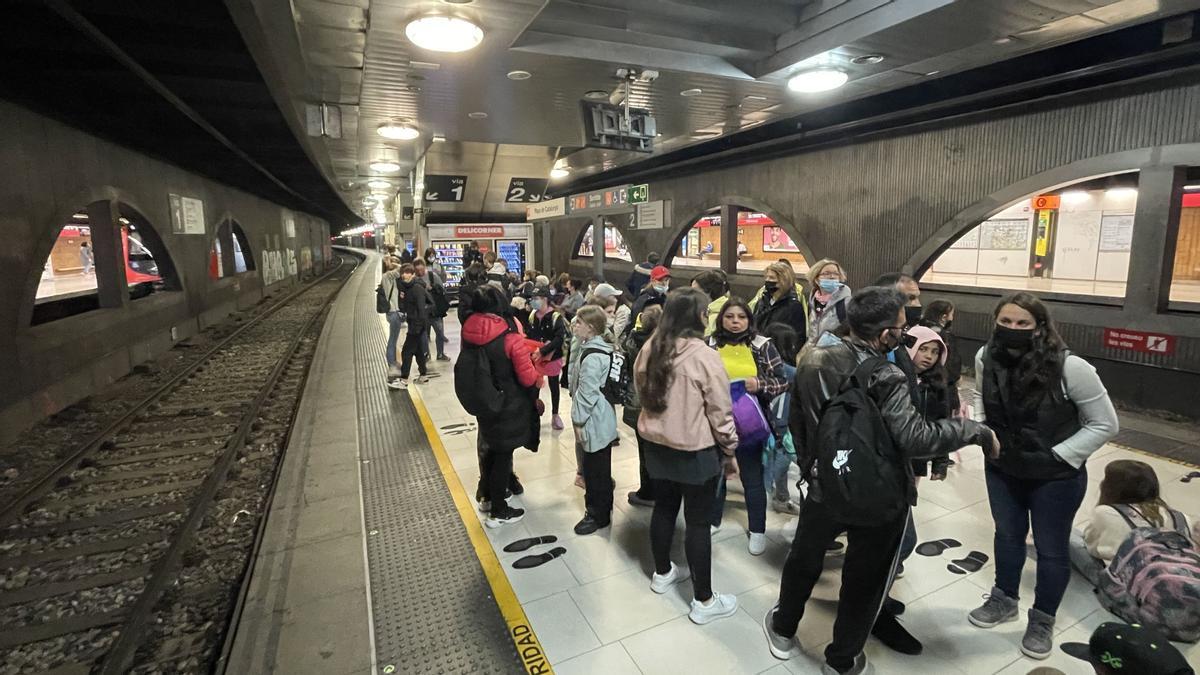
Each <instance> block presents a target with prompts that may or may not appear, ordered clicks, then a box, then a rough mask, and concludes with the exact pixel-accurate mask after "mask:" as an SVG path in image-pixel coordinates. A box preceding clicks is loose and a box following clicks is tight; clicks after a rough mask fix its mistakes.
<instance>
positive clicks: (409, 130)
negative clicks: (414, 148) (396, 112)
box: [376, 122, 421, 141]
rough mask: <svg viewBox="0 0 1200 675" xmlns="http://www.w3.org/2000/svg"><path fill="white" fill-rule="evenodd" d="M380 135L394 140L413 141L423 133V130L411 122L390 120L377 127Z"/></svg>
mask: <svg viewBox="0 0 1200 675" xmlns="http://www.w3.org/2000/svg"><path fill="white" fill-rule="evenodd" d="M376 131H378V132H379V135H380V136H383V137H384V138H386V139H389V140H393V141H411V140H412V139H414V138H416V137H418V136H420V135H421V130H420V129H418V128H416V127H414V126H413V125H411V124H396V123H395V122H389V123H387V124H385V125H383V126H381V127H379V129H377V130H376Z"/></svg>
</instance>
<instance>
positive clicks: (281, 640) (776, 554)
mask: <svg viewBox="0 0 1200 675" xmlns="http://www.w3.org/2000/svg"><path fill="white" fill-rule="evenodd" d="M378 277H379V263H378V257H377V256H374V255H372V256H369V257H368V260H367V262H366V263H365V264H363V265H361V266H360V268H359V270H358V271H357V272H356V277H355V278H354V279H352V280H351V281H350V283H348V284H347V286H346V287H345V289H344V290H343V291H342V295H341V297H340V298H339V299H338V300H337V302H336V305H335V307H334V308H333V310H332V312H331V314H330V317H329V320H328V322H327V325H326V326H325V329H324V333H323V335H322V339H321V344H320V347H319V351H318V354H317V357H316V361H315V362H314V364H313V366H312V371H311V375H310V378H309V381H308V385H307V390H306V393H305V397H304V400H303V402H302V405H301V408H300V412H299V415H298V419H297V423H296V427H295V429H294V431H293V434H292V439H291V444H290V447H289V450H288V454H287V455H286V458H285V460H284V464H283V466H282V469H281V471H282V473H281V476H280V479H279V482H278V484H277V489H276V494H275V500H274V505H273V507H272V510H271V512H270V516H269V518H268V520H267V522H266V525H265V527H266V531H265V536H264V540H263V546H262V550H261V551H260V554H259V557H258V559H257V561H256V563H255V566H254V572H253V579H252V581H251V584H250V590H249V593H248V596H247V597H246V599H245V602H244V604H243V606H242V609H241V616H240V617H239V621H238V629H237V634H236V637H235V639H234V641H233V645H232V649H231V651H230V655H229V660H228V662H227V664H226V668H227V672H239V673H270V672H280V673H282V672H287V673H291V674H305V673H314V674H315V673H321V674H327V675H343V674H344V675H352V674H353V675H357V674H360V673H361V674H367V673H383V674H385V675H386V674H390V673H416V672H440V673H493V672H494V673H510V672H513V673H516V672H527V673H550V672H555V673H560V674H581V673H604V674H605V675H622V674H625V673H630V674H638V673H642V674H652V673H654V674H657V673H770V674H771V675H786V674H787V673H797V674H810V673H820V671H821V664H822V661H823V658H822V656H821V653H822V650H823V649H824V647H825V645H826V644H827V643H828V642H829V640H830V639H831V635H830V634H831V629H832V621H833V616H834V612H835V608H836V600H837V592H838V587H839V568H840V559H839V558H836V557H831V558H829V559H828V560H827V570H828V573H827V574H826V575H825V576H824V577H823V578H822V580H821V582H820V584H819V585H818V586H817V588H816V590H815V592H814V595H813V600H812V601H811V602H810V603H809V606H808V611H807V612H806V615H805V618H804V621H803V622H802V623H801V625H800V630H799V633H798V635H799V638H800V640H801V643H802V644H803V647H804V649H805V654H804V655H803V656H802V657H799V658H795V659H792V660H790V661H786V662H784V661H778V660H776V659H775V658H773V657H772V656H771V654H770V652H769V651H768V649H767V646H766V643H765V638H764V636H763V632H762V618H763V615H764V613H765V612H766V611H767V610H768V609H769V608H770V607H771V606H772V605H773V604H774V602H775V600H776V597H777V594H778V590H779V578H780V571H781V569H782V566H783V562H784V559H785V558H786V555H787V550H788V546H789V536H790V535H791V534H792V533H793V532H794V527H795V523H794V519H793V518H792V517H790V516H785V515H782V514H778V513H773V512H769V513H768V528H767V533H768V537H769V539H770V543H769V546H768V548H767V551H766V553H765V554H763V555H761V556H752V555H750V554H749V552H748V551H747V545H746V533H747V530H746V513H745V508H744V501H743V500H742V498H741V495H740V493H739V490H740V484H738V483H737V482H736V481H732V482H731V483H730V488H731V496H730V499H729V502H728V504H727V509H726V517H725V520H724V525H723V526H722V528H721V529H720V530H719V531H718V532H717V533H715V534H714V535H713V540H714V541H713V586H714V589H715V590H717V591H719V592H721V593H733V594H735V595H736V596H737V598H738V601H739V610H738V612H737V613H736V614H735V615H734V616H733V617H731V618H728V619H724V620H721V621H716V622H714V623H711V624H708V625H705V626H698V625H694V624H693V623H691V622H690V621H689V619H688V617H687V613H688V609H689V607H688V601H689V599H690V594H691V587H690V584H688V583H686V582H685V583H683V584H680V585H678V586H677V587H675V589H673V590H672V591H671V592H668V593H667V594H665V595H657V594H655V593H653V592H651V591H650V589H649V579H650V573H651V567H652V564H651V555H650V546H649V520H650V509H648V508H645V507H638V506H631V505H630V504H629V503H628V502H627V501H626V498H625V495H626V493H627V492H628V491H629V490H631V489H633V488H634V487H636V482H637V480H638V465H637V462H638V460H637V452H636V442H635V439H634V438H633V435H632V431H631V430H630V429H628V428H627V427H625V426H623V425H621V426H620V432H621V440H620V444H619V445H618V446H617V447H616V448H614V451H613V478H614V480H615V482H616V485H617V488H616V496H615V506H616V510H615V512H614V514H613V520H612V525H611V527H609V528H606V529H603V530H601V531H600V532H598V533H596V534H593V535H590V536H577V535H575V534H574V533H573V531H572V528H573V526H574V524H575V523H576V522H577V521H578V520H579V519H580V518H581V517H582V515H583V491H582V490H580V489H579V488H577V487H576V486H575V469H576V467H575V455H574V449H573V438H572V436H571V433H570V431H552V430H551V429H550V417H549V411H547V415H546V416H545V417H544V418H543V424H544V427H543V432H542V433H543V436H542V443H541V450H540V451H539V452H537V453H530V452H528V451H526V450H519V451H518V452H517V453H516V456H515V459H514V467H515V471H516V473H517V474H518V475H519V476H520V478H521V481H522V483H523V484H524V488H525V489H524V493H523V494H522V495H520V496H517V497H514V498H513V500H512V502H511V503H513V504H514V505H517V506H520V507H522V508H524V509H526V516H525V518H524V519H523V520H522V521H520V522H519V523H515V524H511V525H505V526H502V527H500V528H497V529H487V528H485V527H483V523H482V516H481V515H480V514H479V513H478V511H477V510H476V508H475V504H474V501H473V499H472V497H473V494H474V488H475V485H476V481H477V479H478V473H479V471H478V466H477V460H476V450H475V424H474V421H473V419H472V418H471V417H470V416H469V415H467V414H466V413H465V412H464V411H463V410H462V408H461V407H460V406H459V404H458V402H457V400H456V398H455V395H454V388H453V386H452V382H451V378H452V377H453V374H452V368H451V364H449V363H444V362H442V363H438V362H432V363H431V373H432V374H433V377H431V379H430V380H429V381H428V382H427V383H425V384H422V385H415V384H414V385H411V386H410V387H409V389H408V390H407V391H392V390H389V389H387V388H386V387H385V384H384V379H385V374H386V365H385V362H384V341H385V337H386V326H385V325H384V323H383V321H382V320H381V317H380V315H378V314H376V313H375V311H374V293H373V290H374V288H375V285H376V283H377V281H378ZM458 329H459V326H458V323H457V321H456V320H455V318H454V317H453V315H451V316H449V317H447V318H446V332H447V335H448V337H449V338H450V343H449V345H448V346H447V353H448V354H449V355H451V356H452V357H453V356H455V355H456V354H457V352H458V345H459V341H458ZM543 398H544V399H547V400H548V394H547V393H544V394H543ZM547 407H549V404H548V403H547ZM569 411H570V397H569V396H568V395H566V393H565V392H564V393H563V396H562V416H563V417H564V418H566V417H568V415H569ZM1122 422H1123V424H1124V428H1125V431H1123V433H1122V435H1121V436H1120V437H1119V438H1118V439H1117V441H1119V443H1113V444H1110V445H1108V446H1106V447H1105V448H1103V449H1101V450H1100V451H1099V452H1098V453H1096V455H1095V456H1094V457H1093V458H1092V459H1091V460H1090V461H1089V464H1088V469H1089V484H1088V492H1087V497H1086V498H1085V502H1084V508H1082V509H1081V510H1080V511H1079V517H1078V519H1077V524H1082V523H1083V522H1084V521H1086V519H1087V518H1088V517H1089V515H1090V512H1091V507H1092V506H1093V505H1094V504H1095V503H1096V499H1097V494H1098V487H1099V481H1100V479H1101V477H1102V476H1103V469H1104V467H1105V466H1106V465H1107V464H1108V463H1109V462H1111V461H1113V460H1116V459H1121V458H1131V459H1134V458H1135V459H1139V460H1142V461H1145V462H1147V463H1149V464H1150V465H1151V466H1153V467H1154V469H1155V471H1156V472H1157V473H1158V477H1159V479H1160V481H1161V483H1162V485H1163V492H1164V494H1163V496H1164V498H1165V499H1166V501H1167V502H1168V503H1170V504H1171V505H1173V506H1174V507H1176V508H1179V509H1181V510H1184V511H1185V512H1186V513H1188V514H1190V515H1193V516H1194V515H1196V514H1200V480H1197V481H1188V482H1183V481H1182V479H1183V478H1185V477H1187V476H1188V474H1190V473H1191V472H1192V471H1194V470H1196V468H1197V467H1196V466H1193V465H1190V464H1188V463H1186V462H1184V461H1182V459H1181V458H1188V457H1192V458H1194V457H1195V453H1196V452H1200V439H1198V438H1197V435H1196V432H1195V429H1192V428H1184V427H1180V426H1177V425H1172V424H1167V423H1162V422H1156V421H1154V420H1150V419H1148V418H1132V417H1128V418H1123V420H1122ZM1193 461H1194V459H1193ZM915 520H916V523H917V533H918V537H919V541H922V542H925V541H932V540H942V539H953V540H955V541H957V542H959V543H961V546H956V547H953V548H951V549H949V550H946V551H945V552H943V553H942V554H940V555H935V556H922V555H914V556H913V557H912V558H910V559H909V561H908V562H907V563H906V569H905V574H904V576H903V578H901V579H900V580H899V581H898V582H897V583H896V585H895V588H894V590H893V595H894V596H895V597H896V598H898V599H899V600H902V601H904V602H905V603H907V606H908V607H907V611H906V613H905V614H904V616H903V617H902V618H901V621H902V622H903V623H904V625H905V626H906V627H907V628H908V629H909V630H910V631H911V632H912V633H913V634H914V635H915V636H916V637H918V638H919V639H921V640H922V641H923V642H924V645H925V651H924V653H923V654H922V655H920V656H915V657H912V656H903V655H899V654H897V653H895V652H892V651H889V650H888V649H887V648H886V647H884V646H883V645H881V644H880V643H878V642H877V641H875V640H870V641H869V642H868V644H867V654H868V657H869V660H870V662H871V663H872V664H873V665H874V669H875V672H877V673H887V674H889V675H890V674H894V673H899V674H903V673H921V674H922V675H926V674H928V673H938V674H939V675H942V674H957V673H971V675H982V674H984V673H1006V674H1007V673H1021V674H1024V673H1028V672H1029V671H1030V670H1032V669H1034V668H1036V667H1039V666H1045V667H1050V668H1054V669H1057V670H1058V671H1060V672H1062V673H1066V674H1068V675H1073V674H1078V675H1087V674H1089V673H1091V672H1092V670H1091V668H1090V666H1088V665H1087V664H1086V663H1084V662H1082V661H1077V660H1074V659H1071V658H1070V657H1067V656H1066V655H1065V654H1063V653H1062V652H1060V651H1058V650H1057V649H1056V650H1055V652H1054V654H1053V655H1052V656H1051V657H1050V658H1049V659H1048V660H1046V661H1034V660H1031V659H1029V658H1026V657H1023V656H1022V655H1021V652H1020V651H1019V649H1018V645H1019V643H1020V639H1021V635H1022V631H1023V629H1024V622H1014V623H1011V624H1006V625H1005V626H1001V627H997V628H995V629H992V630H986V631H985V630H980V629H978V628H975V627H973V626H972V625H970V624H969V623H968V622H967V619H966V615H967V612H968V611H969V610H971V609H973V608H974V607H976V606H977V605H978V604H979V602H980V599H981V596H983V594H985V593H987V592H988V591H989V589H990V587H991V584H992V573H993V568H992V564H991V563H990V562H988V563H986V564H984V565H983V566H982V568H981V569H978V570H977V571H974V572H968V573H966V574H959V573H955V572H954V571H952V570H951V569H950V568H951V567H953V565H952V563H953V561H954V560H957V559H963V558H966V557H967V556H968V555H969V554H970V553H971V552H972V551H978V552H981V553H984V554H986V555H987V556H988V557H989V558H990V557H991V554H992V532H993V525H992V519H991V515H990V511H989V507H988V502H987V492H986V489H985V485H984V482H983V461H982V457H981V455H980V453H979V451H978V450H977V449H964V450H962V451H961V453H960V454H959V461H958V464H957V466H956V467H955V468H954V469H953V471H952V473H951V476H950V478H949V479H948V480H947V481H945V482H942V483H929V482H923V483H922V484H921V487H920V504H919V506H917V507H916V509H915ZM531 537H554V538H555V540H554V541H552V542H547V543H544V544H540V545H536V546H533V547H532V548H530V549H528V550H522V551H518V552H511V553H510V552H505V550H504V547H505V546H506V545H508V544H510V543H512V542H515V541H517V540H521V539H527V538H531ZM682 541H683V537H682V530H680V533H679V535H678V536H677V537H676V540H675V545H676V549H677V550H676V552H675V554H674V555H673V557H675V558H676V559H677V560H679V561H682V560H683V553H682ZM529 556H534V557H536V560H534V561H532V562H537V563H538V564H536V565H535V566H532V567H527V568H524V565H522V567H523V568H522V569H517V568H516V567H514V563H515V562H516V561H517V560H519V559H525V558H527V557H529ZM959 571H960V572H961V571H963V570H961V569H960V570H959ZM1033 582H1034V577H1033V569H1032V565H1031V566H1028V567H1027V568H1026V570H1025V577H1024V579H1023V582H1022V595H1023V597H1032V588H1033ZM1109 620H1114V617H1112V615H1110V614H1109V613H1108V612H1106V611H1105V610H1103V609H1101V607H1100V605H1099V603H1098V602H1097V600H1096V599H1095V597H1094V596H1093V594H1092V592H1091V589H1090V587H1089V586H1088V584H1087V583H1086V582H1085V581H1084V580H1083V579H1082V577H1079V576H1077V575H1076V576H1075V577H1074V578H1073V579H1072V581H1071V584H1070V587H1069V589H1068V591H1067V596H1066V598H1065V600H1064V602H1063V605H1062V608H1061V610H1060V612H1059V615H1058V621H1057V624H1056V626H1055V632H1056V644H1058V643H1061V642H1067V641H1082V642H1086V641H1087V639H1088V637H1089V635H1090V633H1091V632H1092V630H1093V629H1094V628H1095V627H1096V626H1098V625H1099V624H1100V623H1103V622H1105V621H1109ZM1179 646H1180V648H1181V650H1183V651H1184V653H1185V654H1186V655H1187V656H1188V658H1189V660H1190V661H1191V662H1193V663H1200V645H1179Z"/></svg>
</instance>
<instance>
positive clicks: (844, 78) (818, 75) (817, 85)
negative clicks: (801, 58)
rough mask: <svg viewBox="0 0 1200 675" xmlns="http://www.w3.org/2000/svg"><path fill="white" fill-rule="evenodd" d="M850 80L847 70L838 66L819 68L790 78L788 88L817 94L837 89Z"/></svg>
mask: <svg viewBox="0 0 1200 675" xmlns="http://www.w3.org/2000/svg"><path fill="white" fill-rule="evenodd" d="M849 80H850V76H849V75H847V74H846V72H845V71H842V70H838V69H836V68H817V69H815V70H806V71H804V72H803V73H800V74H798V75H795V76H793V77H792V79H790V80H788V89H791V90H792V91H797V92H800V93H803V94H816V93H820V92H823V91H832V90H834V89H837V88H838V87H841V86H842V85H844V84H846V82H848V81H849Z"/></svg>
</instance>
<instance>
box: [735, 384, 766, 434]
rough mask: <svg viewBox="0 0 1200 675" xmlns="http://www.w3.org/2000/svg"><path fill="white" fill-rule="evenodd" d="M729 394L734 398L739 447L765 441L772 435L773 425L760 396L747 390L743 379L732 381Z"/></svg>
mask: <svg viewBox="0 0 1200 675" xmlns="http://www.w3.org/2000/svg"><path fill="white" fill-rule="evenodd" d="M729 395H730V398H732V399H733V425H734V427H735V428H737V433H738V447H740V448H750V447H756V446H758V445H760V444H762V443H765V442H766V440H767V437H768V436H770V435H771V425H770V424H769V423H768V422H767V416H766V415H764V414H763V409H762V404H761V403H759V402H758V397H757V396H755V395H754V394H750V393H747V392H746V383H745V381H743V380H735V381H734V382H731V383H730V385H729Z"/></svg>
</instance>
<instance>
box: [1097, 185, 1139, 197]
mask: <svg viewBox="0 0 1200 675" xmlns="http://www.w3.org/2000/svg"><path fill="white" fill-rule="evenodd" d="M1137 193H1138V191H1137V188H1135V187H1112V188H1108V189H1107V190H1105V191H1104V194H1105V195H1107V196H1109V197H1136V196H1137Z"/></svg>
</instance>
